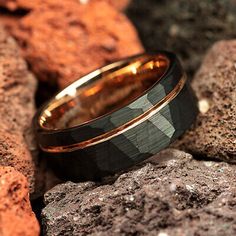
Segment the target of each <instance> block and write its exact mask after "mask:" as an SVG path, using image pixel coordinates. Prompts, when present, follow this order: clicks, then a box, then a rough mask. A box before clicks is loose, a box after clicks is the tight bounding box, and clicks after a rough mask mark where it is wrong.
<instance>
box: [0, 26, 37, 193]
mask: <svg viewBox="0 0 236 236" xmlns="http://www.w3.org/2000/svg"><path fill="white" fill-rule="evenodd" d="M35 89H36V80H35V78H34V77H33V75H32V74H31V73H30V72H29V71H28V69H27V65H26V63H25V61H24V60H23V58H22V57H21V55H20V50H19V48H18V47H17V45H16V42H15V40H13V38H12V37H10V36H9V35H8V34H7V33H6V32H5V30H4V29H3V28H2V27H0V119H1V123H0V165H2V166H14V167H15V168H16V169H17V170H18V171H20V172H22V173H23V174H24V175H25V176H26V177H27V178H28V181H29V183H30V188H31V190H32V191H33V189H34V182H35V178H34V170H35V164H34V161H33V157H32V155H31V153H30V151H34V149H35V144H34V143H33V142H32V141H33V138H32V134H31V132H30V130H31V119H32V117H33V115H34V113H35V107H34V92H35ZM29 149H31V150H29Z"/></svg>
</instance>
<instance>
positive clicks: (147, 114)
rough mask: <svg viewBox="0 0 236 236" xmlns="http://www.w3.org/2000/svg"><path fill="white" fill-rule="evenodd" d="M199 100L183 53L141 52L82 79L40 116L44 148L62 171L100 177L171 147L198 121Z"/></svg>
mask: <svg viewBox="0 0 236 236" xmlns="http://www.w3.org/2000/svg"><path fill="white" fill-rule="evenodd" d="M197 113H198V109H197V100H196V97H195V95H194V93H193V92H192V90H191V88H190V86H189V82H188V80H187V78H186V74H185V73H184V71H183V69H182V67H181V65H180V63H179V61H178V59H177V57H176V56H175V55H174V54H172V53H169V52H162V51H160V52H157V53H155V54H149V53H146V54H142V55H136V56H133V57H129V58H126V59H123V60H120V61H118V62H115V63H112V64H110V65H107V66H105V67H102V68H100V69H97V70H95V71H93V72H91V73H90V74H88V75H86V76H83V77H82V78H80V79H78V80H77V81H75V82H74V83H72V84H71V85H69V86H68V87H67V88H65V89H64V90H62V91H61V92H59V93H58V94H57V95H56V96H54V97H53V98H52V99H51V100H50V101H49V102H48V103H47V104H45V105H44V106H43V107H42V108H41V109H40V110H39V111H38V112H37V114H36V116H35V118H34V126H35V130H36V136H37V140H38V144H39V146H40V148H41V149H42V150H43V151H44V152H46V153H47V156H48V159H49V160H50V162H52V163H53V166H54V167H55V169H56V170H57V171H58V172H59V174H60V175H63V176H66V178H70V179H71V180H79V179H80V180H81V179H84V180H85V179H97V178H101V177H103V176H106V175H110V174H114V173H116V172H118V171H121V170H125V169H127V168H129V167H131V166H133V165H135V164H137V163H139V162H141V161H143V160H145V159H147V158H149V157H151V156H152V155H154V154H156V153H158V152H159V151H160V150H162V149H164V148H166V147H168V146H169V145H170V143H172V142H173V141H174V140H176V139H177V138H178V137H179V136H180V135H182V134H183V133H184V132H185V131H186V130H187V129H188V128H189V127H190V125H191V124H192V123H193V121H194V120H195V118H196V115H197Z"/></svg>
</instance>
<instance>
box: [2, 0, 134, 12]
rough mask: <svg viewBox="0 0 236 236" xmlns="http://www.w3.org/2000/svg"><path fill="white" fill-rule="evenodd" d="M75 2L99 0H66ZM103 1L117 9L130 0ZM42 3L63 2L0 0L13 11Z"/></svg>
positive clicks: (121, 8) (55, 2)
mask: <svg viewBox="0 0 236 236" xmlns="http://www.w3.org/2000/svg"><path fill="white" fill-rule="evenodd" d="M68 1H71V2H76V3H77V4H87V3H89V2H92V1H94V2H95V1H96V2H98V1H101V0H67V1H66V2H68ZM102 1H104V2H108V3H110V4H111V5H112V6H114V7H116V8H117V9H119V10H123V9H125V8H126V7H127V6H128V4H129V3H130V0H119V1H117V0H102ZM43 4H45V5H46V4H47V5H48V4H56V5H60V4H63V2H58V0H31V1H29V0H0V6H2V7H5V8H7V9H8V10H10V11H15V10H19V9H25V10H32V9H37V8H39V7H40V6H42V5H43Z"/></svg>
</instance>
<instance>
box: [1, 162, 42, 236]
mask: <svg viewBox="0 0 236 236" xmlns="http://www.w3.org/2000/svg"><path fill="white" fill-rule="evenodd" d="M0 235H1V236H11V235H14V236H21V235H24V236H36V235H39V224H38V222H37V219H36V217H35V215H34V213H33V212H32V209H31V206H30V201H29V189H28V183H27V180H26V178H25V177H24V176H23V175H22V174H21V173H19V172H18V171H15V170H14V168H12V167H2V166H0Z"/></svg>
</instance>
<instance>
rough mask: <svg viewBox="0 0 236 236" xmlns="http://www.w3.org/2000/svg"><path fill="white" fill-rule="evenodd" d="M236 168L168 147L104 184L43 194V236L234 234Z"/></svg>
mask: <svg viewBox="0 0 236 236" xmlns="http://www.w3.org/2000/svg"><path fill="white" fill-rule="evenodd" d="M235 170H236V166H233V165H232V166H230V165H229V164H227V163H216V162H210V161H207V162H201V161H197V160H194V159H193V158H192V156H191V155H190V154H187V153H184V152H181V151H177V150H174V149H167V150H165V151H162V152H161V153H159V154H158V155H156V156H154V157H153V158H152V159H150V160H149V161H147V162H145V163H143V164H142V165H140V166H139V167H137V168H136V169H133V170H131V171H129V172H127V173H123V174H121V175H120V176H117V179H116V180H114V181H110V182H107V183H106V184H100V185H99V184H95V183H93V182H85V183H77V184H76V183H72V182H67V183H65V184H61V185H57V186H56V187H54V188H53V189H52V190H50V191H49V192H47V193H46V194H45V203H46V207H45V208H44V209H43V212H42V218H43V226H44V233H45V234H46V235H50V236H54V235H159V236H161V235H170V236H171V235H208V236H209V235H234V234H235V233H236V211H235V206H236V205H235V203H236V183H235V177H236V174H235V173H236V172H235Z"/></svg>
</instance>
